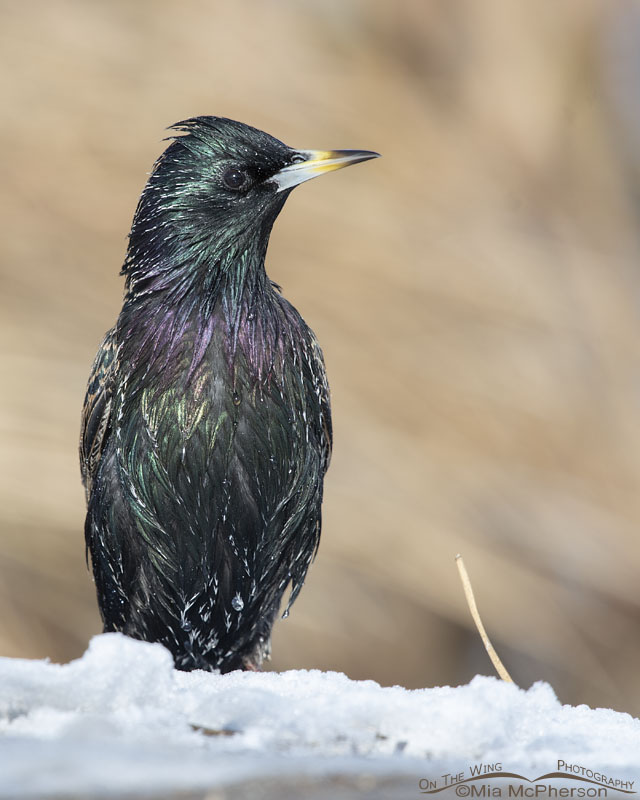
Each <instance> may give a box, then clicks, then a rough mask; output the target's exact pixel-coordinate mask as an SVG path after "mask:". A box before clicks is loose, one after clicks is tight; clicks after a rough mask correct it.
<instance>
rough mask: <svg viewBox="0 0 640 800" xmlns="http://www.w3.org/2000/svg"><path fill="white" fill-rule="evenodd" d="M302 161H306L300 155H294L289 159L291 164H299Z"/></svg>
mask: <svg viewBox="0 0 640 800" xmlns="http://www.w3.org/2000/svg"><path fill="white" fill-rule="evenodd" d="M303 161H306V158H305V157H304V156H303V155H301V154H300V153H296V155H295V156H292V158H291V163H292V164H301V163H302V162H303Z"/></svg>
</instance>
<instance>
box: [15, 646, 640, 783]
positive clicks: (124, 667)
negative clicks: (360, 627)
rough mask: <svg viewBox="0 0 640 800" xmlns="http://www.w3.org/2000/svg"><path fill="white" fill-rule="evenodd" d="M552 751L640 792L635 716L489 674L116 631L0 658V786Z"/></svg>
mask: <svg viewBox="0 0 640 800" xmlns="http://www.w3.org/2000/svg"><path fill="white" fill-rule="evenodd" d="M558 761H564V762H565V763H566V764H572V765H574V766H575V767H576V768H578V767H580V768H582V769H583V770H587V769H588V770H591V772H595V773H597V774H600V775H602V776H606V777H607V778H611V779H616V780H622V781H635V782H636V783H634V785H633V791H634V792H635V791H636V790H638V789H640V721H639V720H636V719H633V718H632V717H630V716H629V715H627V714H621V713H618V712H614V711H610V710H607V709H597V710H593V709H590V708H588V707H586V706H579V707H571V706H562V705H561V704H560V703H559V702H558V700H557V699H556V697H555V695H554V693H553V690H552V689H551V687H550V686H548V685H547V684H544V683H537V684H534V686H532V687H531V688H530V689H528V690H526V691H525V690H523V689H519V688H518V687H516V686H515V685H512V684H506V683H503V682H501V681H499V680H497V679H495V678H488V677H480V676H478V677H476V678H474V679H473V680H472V681H471V683H470V684H468V685H466V686H459V687H455V688H451V687H442V688H432V689H420V690H413V691H409V690H407V689H403V688H401V687H397V686H395V687H381V686H379V685H378V684H376V683H374V682H372V681H352V680H349V679H348V678H347V677H346V676H344V675H342V674H339V673H327V672H320V671H304V670H297V671H291V672H284V673H269V672H265V673H250V672H234V673H230V674H228V675H216V674H211V673H204V672H190V673H187V672H179V671H177V670H175V669H174V668H173V662H172V659H171V656H170V654H169V653H168V652H167V651H166V650H165V649H164V648H163V647H161V646H160V645H155V644H148V643H144V642H137V641H134V640H132V639H128V638H127V637H125V636H122V635H120V634H104V635H102V636H97V637H95V638H94V639H93V640H92V641H91V642H90V645H89V648H88V650H87V652H86V653H85V654H84V656H83V657H82V658H80V659H78V660H77V661H73V662H71V663H70V664H62V665H60V664H51V663H49V662H46V661H31V660H23V659H10V658H4V659H0V797H1V798H5V797H12V798H13V797H21V798H22V797H23V798H27V797H33V796H44V795H56V794H57V795H64V796H79V795H81V794H84V795H86V794H87V793H89V794H91V793H102V794H105V793H107V794H108V793H113V794H114V795H117V794H118V793H132V792H142V791H144V792H153V791H164V792H166V791H189V790H197V789H204V788H208V787H209V788H210V787H216V786H228V785H229V784H233V783H234V782H239V781H245V780H248V779H261V778H265V777H270V776H271V777H272V776H280V777H281V776H299V775H306V776H308V775H315V776H328V775H355V774H358V775H363V774H365V775H366V774H368V775H378V776H381V775H384V776H401V777H402V778H403V779H407V780H408V781H409V782H408V783H407V786H410V787H411V786H412V787H414V788H413V790H412V792H411V794H410V795H408V796H416V797H417V796H418V794H419V788H418V781H419V780H420V779H421V778H429V779H433V780H436V778H437V779H438V780H440V781H442V780H443V779H442V777H441V776H442V775H443V774H445V773H447V772H451V773H455V774H458V773H460V772H464V773H465V775H468V771H469V769H470V765H472V764H477V763H479V762H483V763H484V764H496V763H499V764H500V765H501V769H503V770H506V771H509V772H518V773H519V774H522V775H525V776H528V778H529V779H535V778H536V777H538V776H539V775H543V774H545V773H550V772H553V771H556V770H557V765H558ZM575 772H576V770H575V769H574V773H575ZM583 774H586V773H585V772H583ZM574 777H575V774H574ZM494 783H495V781H494ZM571 783H572V785H575V786H586V785H587V784H583V783H580V782H576V781H575V779H574V780H573V781H571ZM439 785H441V784H439ZM610 785H613V784H610ZM608 791H609V796H610V797H611V796H620V797H622V795H621V794H619V793H618V792H617V791H614V790H613V789H609V790H608ZM447 794H448V793H447V792H445V793H444V794H442V795H439V796H440V797H445V796H446V795H447ZM452 796H453V795H452Z"/></svg>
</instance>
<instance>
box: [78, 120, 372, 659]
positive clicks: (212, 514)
mask: <svg viewBox="0 0 640 800" xmlns="http://www.w3.org/2000/svg"><path fill="white" fill-rule="evenodd" d="M168 130H169V131H171V134H170V136H169V137H168V140H169V141H170V144H169V145H168V146H167V148H166V149H165V151H164V152H163V153H162V154H161V155H160V157H159V158H158V159H157V161H156V162H155V164H154V166H153V169H152V172H151V173H150V176H149V179H148V181H147V183H146V186H145V187H144V189H143V191H142V194H141V196H140V199H139V201H138V205H137V208H136V211H135V213H134V217H133V222H132V226H131V231H130V233H129V238H128V245H127V250H126V255H125V259H124V264H123V267H122V270H121V275H123V276H124V278H125V291H124V300H123V305H122V309H121V311H120V314H119V316H118V319H117V322H116V324H115V325H114V327H113V328H111V330H109V331H108V333H107V334H106V335H105V337H104V340H103V342H102V344H101V346H100V348H99V350H98V354H97V356H96V358H95V361H94V363H93V367H92V369H91V373H90V377H89V381H88V386H87V391H86V397H85V401H84V406H83V412H82V424H81V436H80V466H81V474H82V481H83V484H84V488H85V494H86V501H87V515H86V521H85V542H86V552H87V559H88V558H89V556H90V559H91V567H92V571H93V577H94V581H95V586H96V592H97V598H98V605H99V608H100V613H101V616H102V620H103V624H104V632H120V633H123V634H125V635H127V636H130V637H133V638H134V639H139V640H143V641H148V642H159V643H160V644H162V645H164V646H165V647H166V648H167V649H168V650H169V651H170V652H171V653H172V655H173V659H174V662H175V666H176V668H177V669H179V670H187V671H188V670H194V669H201V670H208V671H218V672H221V673H224V672H230V671H232V670H237V669H240V670H259V669H261V667H262V664H263V661H264V660H265V659H268V658H269V657H270V647H271V645H270V640H271V631H272V627H273V625H274V622H275V620H276V617H277V616H278V613H279V610H280V608H281V604H282V602H283V597H284V595H285V592H286V590H287V588H289V595H288V598H287V605H286V608H285V611H284V614H283V616H287V615H288V612H289V609H290V607H291V605H292V604H293V602H294V601H295V599H296V598H297V596H298V594H299V592H300V589H301V587H302V585H303V583H304V581H305V577H306V575H307V571H308V569H309V566H310V564H311V562H312V561H313V559H314V557H315V555H316V551H317V549H318V544H319V541H320V529H321V504H322V494H323V480H324V476H325V473H326V471H327V467H328V465H329V460H330V456H331V449H332V424H331V406H330V396H329V386H328V382H327V377H326V371H325V366H324V360H323V354H322V351H321V349H320V346H319V344H318V341H317V339H316V337H315V335H314V333H313V332H312V331H311V329H310V328H309V327H308V326H307V324H306V323H305V322H304V320H303V318H302V317H301V315H300V314H299V313H298V311H297V310H296V309H295V308H294V306H293V305H291V304H290V303H289V302H288V301H287V300H286V299H285V298H284V296H283V294H282V290H281V288H280V287H279V286H278V285H277V284H275V283H274V282H273V281H271V280H270V279H269V277H268V276H267V273H266V270H265V256H266V252H267V245H268V242H269V236H270V233H271V229H272V226H273V224H274V221H275V219H276V217H277V216H278V214H279V213H280V211H281V210H282V207H283V205H284V203H285V201H286V199H287V197H288V196H289V194H290V193H291V191H292V189H293V188H294V187H295V186H297V185H298V184H300V183H303V182H304V181H307V180H309V179H311V178H314V177H316V176H318V175H322V174H325V173H328V172H331V171H334V170H338V169H341V168H342V167H346V166H348V165H351V164H356V163H358V162H362V161H366V160H368V159H372V158H376V157H378V155H379V154H378V153H375V152H373V151H367V150H299V149H294V148H291V147H288V146H287V145H285V144H284V143H283V142H281V141H279V140H278V139H276V138H274V137H272V136H270V135H269V134H267V133H264V132H263V131H260V130H258V129H256V128H253V127H251V126H249V125H246V124H243V123H240V122H236V121H234V120H231V119H227V118H224V117H216V116H200V117H193V118H191V119H187V120H184V121H182V122H178V123H176V124H174V125H172V126H170V128H169V129H168Z"/></svg>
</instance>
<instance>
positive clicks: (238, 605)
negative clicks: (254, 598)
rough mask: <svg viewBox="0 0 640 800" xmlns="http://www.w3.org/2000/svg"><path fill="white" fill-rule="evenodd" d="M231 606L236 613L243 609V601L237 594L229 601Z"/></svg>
mask: <svg viewBox="0 0 640 800" xmlns="http://www.w3.org/2000/svg"><path fill="white" fill-rule="evenodd" d="M231 605H232V606H233V608H234V609H235V610H236V611H242V609H243V608H244V600H243V599H242V598H241V597H240V595H239V594H237V595H236V596H235V597H234V598H233V600H232V601H231Z"/></svg>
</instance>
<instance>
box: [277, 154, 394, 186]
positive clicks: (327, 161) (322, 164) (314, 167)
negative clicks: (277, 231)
mask: <svg viewBox="0 0 640 800" xmlns="http://www.w3.org/2000/svg"><path fill="white" fill-rule="evenodd" d="M296 156H297V160H296V161H295V162H294V163H293V164H289V166H287V167H284V168H283V169H281V170H280V171H279V172H276V174H275V175H274V176H273V177H272V178H270V179H269V180H270V181H271V182H273V183H276V184H277V185H278V191H279V192H281V191H283V189H291V188H292V187H293V186H297V185H298V184H299V183H303V182H304V181H308V180H311V178H317V177H318V175H324V174H325V172H333V171H334V170H336V169H342V168H343V167H348V166H349V165H350V164H358V163H359V162H360V161H368V160H369V159H370V158H379V157H380V153H374V152H373V151H372V150H298V151H296Z"/></svg>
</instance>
